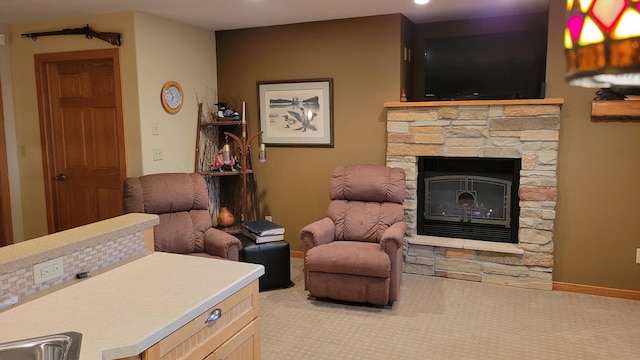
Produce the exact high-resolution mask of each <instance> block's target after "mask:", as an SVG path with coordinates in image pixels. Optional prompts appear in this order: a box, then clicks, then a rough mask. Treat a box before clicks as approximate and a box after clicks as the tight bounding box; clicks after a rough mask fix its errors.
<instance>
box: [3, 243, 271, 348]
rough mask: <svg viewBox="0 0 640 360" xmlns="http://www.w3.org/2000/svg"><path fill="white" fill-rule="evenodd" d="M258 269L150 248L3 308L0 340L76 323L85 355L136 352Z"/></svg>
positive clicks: (261, 270)
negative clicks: (102, 270)
mask: <svg viewBox="0 0 640 360" xmlns="http://www.w3.org/2000/svg"><path fill="white" fill-rule="evenodd" d="M263 274H264V267H263V266H262V265H256V264H249V263H241V262H235V261H229V260H217V259H210V258H202V257H197V256H189V255H177V254H169V253H161V252H155V253H151V254H149V255H147V256H144V257H142V258H140V259H138V260H135V261H133V262H130V263H128V264H124V265H122V266H120V267H117V268H115V269H113V270H110V271H107V272H105V273H103V274H99V275H96V276H90V277H88V278H86V279H83V280H77V283H76V284H73V285H71V286H68V287H66V288H64V289H61V290H58V291H56V292H53V293H51V294H49V295H46V296H43V297H41V298H39V299H35V300H32V301H30V302H27V303H24V304H21V305H18V306H16V307H14V308H12V309H10V310H6V311H4V312H2V313H0V343H2V342H7V341H13V340H17V339H25V338H30V337H37V336H42V335H49V334H56V333H61V332H65V331H76V332H79V333H82V348H81V353H80V359H82V360H86V359H117V358H121V357H128V356H135V355H137V354H139V353H141V352H142V351H144V350H145V349H147V348H149V347H150V346H152V345H153V344H155V343H156V342H158V341H159V340H161V339H162V338H164V337H165V336H167V335H169V334H171V333H172V332H173V331H175V330H177V329H178V328H180V327H181V326H182V325H184V324H186V323H187V322H189V321H190V320H192V319H193V318H195V317H196V316H197V315H200V314H201V313H203V312H204V311H206V310H207V309H208V308H210V307H212V306H214V305H215V304H217V303H219V302H221V301H222V300H224V299H225V298H227V297H229V296H231V295H232V294H233V293H235V292H236V291H238V290H240V289H241V288H243V287H244V286H246V285H248V284H249V283H251V282H252V281H254V280H256V279H258V278H259V277H260V276H261V275H263Z"/></svg>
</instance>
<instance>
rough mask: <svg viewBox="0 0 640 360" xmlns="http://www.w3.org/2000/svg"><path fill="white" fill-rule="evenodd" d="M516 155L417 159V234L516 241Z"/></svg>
mask: <svg viewBox="0 0 640 360" xmlns="http://www.w3.org/2000/svg"><path fill="white" fill-rule="evenodd" d="M520 169H521V160H520V159H502V158H500V159H498V158H455V157H420V158H418V184H419V185H418V189H417V190H418V191H417V192H418V197H417V199H418V204H417V205H418V214H420V217H419V218H418V219H417V231H418V235H431V236H439V237H449V238H460V239H471V240H482V241H497V242H510V243H517V242H518V227H519V226H518V225H519V224H518V219H519V216H520V208H519V199H518V184H519V183H520V177H519V174H520Z"/></svg>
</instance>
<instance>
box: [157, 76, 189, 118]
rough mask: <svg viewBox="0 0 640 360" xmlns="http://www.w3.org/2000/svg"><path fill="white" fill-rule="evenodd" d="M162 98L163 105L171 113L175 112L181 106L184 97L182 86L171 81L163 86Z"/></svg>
mask: <svg viewBox="0 0 640 360" xmlns="http://www.w3.org/2000/svg"><path fill="white" fill-rule="evenodd" d="M160 99H161V100H162V107H163V108H164V109H165V110H166V111H167V112H169V113H171V114H175V113H177V112H178V111H179V110H180V108H182V103H183V99H184V94H183V93H182V87H181V86H180V84H178V83H177V82H175V81H169V82H167V83H166V84H164V86H163V87H162V92H161V93H160Z"/></svg>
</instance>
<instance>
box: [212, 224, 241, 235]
mask: <svg viewBox="0 0 640 360" xmlns="http://www.w3.org/2000/svg"><path fill="white" fill-rule="evenodd" d="M216 229H218V230H222V231H224V232H226V233H229V234H234V235H235V234H241V233H242V224H240V223H239V221H238V220H236V223H235V224H233V225H231V226H227V227H221V226H216Z"/></svg>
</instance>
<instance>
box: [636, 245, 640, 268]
mask: <svg viewBox="0 0 640 360" xmlns="http://www.w3.org/2000/svg"><path fill="white" fill-rule="evenodd" d="M636 264H640V248H637V249H636Z"/></svg>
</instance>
